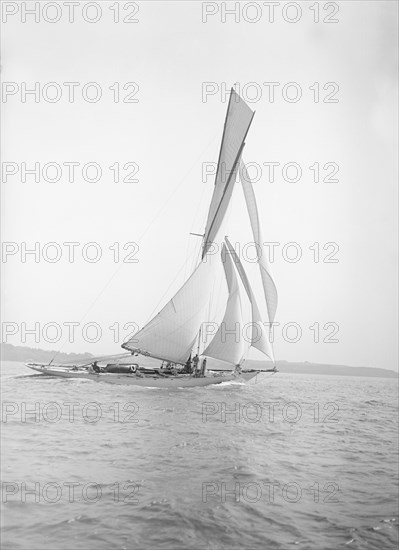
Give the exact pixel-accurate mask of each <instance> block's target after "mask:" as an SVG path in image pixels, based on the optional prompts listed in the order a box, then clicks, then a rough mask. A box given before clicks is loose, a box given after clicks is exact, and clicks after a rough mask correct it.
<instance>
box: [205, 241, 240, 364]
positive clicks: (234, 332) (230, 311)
mask: <svg viewBox="0 0 399 550" xmlns="http://www.w3.org/2000/svg"><path fill="white" fill-rule="evenodd" d="M226 252H227V250H226V245H225V244H223V247H222V261H223V267H224V272H225V275H226V281H227V287H228V291H229V297H228V300H227V306H226V311H225V314H224V317H223V321H222V322H221V324H220V326H219V328H218V330H217V332H216V334H215V336H214V337H213V339H212V341H211V342H210V343H209V345H208V346H207V348H206V349H205V350H204V352H203V355H206V356H207V357H213V358H214V359H220V360H221V361H226V363H231V364H232V365H238V364H240V363H241V360H242V358H243V356H244V352H245V347H246V346H245V343H244V339H243V334H242V330H243V316H242V308H241V298H240V288H239V286H238V281H237V275H236V272H235V269H234V266H233V262H232V260H231V257H230V255H229V254H227V253H226Z"/></svg>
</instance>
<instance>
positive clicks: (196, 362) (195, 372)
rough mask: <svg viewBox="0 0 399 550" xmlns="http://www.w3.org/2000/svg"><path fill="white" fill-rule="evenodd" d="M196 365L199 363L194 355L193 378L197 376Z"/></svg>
mask: <svg viewBox="0 0 399 550" xmlns="http://www.w3.org/2000/svg"><path fill="white" fill-rule="evenodd" d="M198 363H199V357H198V355H195V356H194V357H193V366H194V368H193V371H194V376H197V369H198Z"/></svg>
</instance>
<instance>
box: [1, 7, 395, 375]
mask: <svg viewBox="0 0 399 550" xmlns="http://www.w3.org/2000/svg"><path fill="white" fill-rule="evenodd" d="M14 4H16V3H14ZM83 4H84V3H83ZM112 4H113V3H111V2H101V6H102V10H103V14H102V17H101V19H100V20H99V21H98V22H97V23H94V24H90V23H87V22H86V21H84V20H83V19H82V17H80V16H79V14H78V15H77V21H76V22H75V23H72V24H70V23H68V22H67V14H65V13H63V17H62V19H61V20H60V21H59V22H57V23H54V24H50V23H47V22H45V21H43V20H41V22H40V23H35V22H33V21H30V19H29V18H28V19H27V22H26V23H21V16H20V12H18V13H17V14H16V15H12V16H10V17H9V18H8V22H7V23H6V24H4V25H3V64H2V68H3V81H4V82H16V83H19V85H20V84H21V82H23V81H25V82H27V83H28V85H29V86H31V85H32V84H33V83H34V82H40V83H41V86H42V85H44V84H45V83H47V82H57V83H59V84H60V85H62V83H63V82H72V81H76V82H79V83H81V84H80V85H79V86H78V87H77V99H76V101H75V102H73V103H69V102H68V99H67V98H66V93H67V92H66V88H65V87H64V86H63V91H64V93H63V96H62V98H61V100H60V101H58V102H56V103H50V102H48V101H45V100H43V98H41V99H40V101H39V102H38V103H35V102H34V101H33V99H32V96H28V99H27V101H26V103H22V102H21V95H20V92H18V93H16V94H15V95H13V96H9V97H7V101H6V102H5V103H3V104H2V111H3V136H4V137H5V138H6V139H4V140H3V151H2V157H3V162H16V163H17V164H18V165H20V163H22V162H26V163H27V164H29V165H30V166H31V165H32V164H34V163H35V162H39V163H41V165H42V166H43V165H44V164H46V163H47V162H58V163H59V164H62V163H63V162H65V161H75V162H80V163H81V164H85V163H87V162H97V163H99V164H100V165H101V167H102V169H103V177H102V179H101V180H100V181H99V182H97V183H92V182H88V181H84V180H83V179H82V177H79V174H80V171H79V170H78V171H77V176H76V178H75V179H76V181H74V182H73V183H69V182H68V181H67V174H66V171H65V172H63V178H62V180H61V181H59V182H56V183H48V182H45V181H40V182H39V183H35V182H34V181H33V178H32V176H28V178H27V182H26V183H23V182H21V178H20V174H19V173H18V174H16V175H14V176H9V178H8V181H7V182H6V183H5V184H4V185H3V201H2V204H3V206H2V208H3V210H2V232H3V240H4V241H7V242H11V241H12V242H16V243H21V242H22V241H25V242H26V243H27V244H28V245H32V243H34V242H35V241H38V242H40V243H41V245H40V246H41V247H42V246H43V245H44V244H45V243H48V242H53V241H55V242H57V243H60V244H62V243H63V242H71V241H76V242H79V243H81V244H82V245H83V244H84V243H87V242H91V241H96V242H98V243H99V244H100V245H101V247H102V252H103V255H102V258H101V260H100V261H99V262H98V263H93V264H91V263H88V262H87V261H84V260H83V259H82V256H81V252H82V246H78V247H77V249H76V256H77V258H76V261H75V262H74V263H69V262H68V260H67V257H66V256H67V250H66V248H65V247H63V257H62V258H61V260H60V261H58V262H56V263H49V262H46V261H44V260H43V259H41V261H40V262H38V263H35V262H34V260H33V258H32V256H28V259H27V261H26V263H22V262H21V255H20V253H19V252H18V253H17V254H15V255H14V256H10V257H8V258H7V261H6V262H5V263H3V264H2V269H3V275H4V279H3V281H4V295H3V300H2V308H3V312H2V313H3V315H2V316H3V321H6V322H15V323H19V324H20V323H23V322H25V323H27V325H29V327H30V328H31V327H32V325H33V324H34V323H35V322H38V323H40V326H41V327H42V326H43V325H45V324H46V323H48V322H56V323H59V324H60V325H62V324H63V323H64V322H65V321H76V322H80V323H81V325H82V324H84V323H86V322H89V321H94V322H97V323H98V324H99V325H100V326H101V327H102V330H103V334H102V338H101V340H100V341H99V342H98V343H97V344H90V343H88V342H85V341H84V339H83V337H82V330H81V325H80V327H78V328H77V329H76V338H75V341H74V343H72V344H67V345H65V346H64V347H63V351H91V352H93V353H97V352H98V353H108V352H109V353H114V352H117V350H118V344H114V343H113V331H112V330H110V329H109V327H110V326H111V325H114V323H116V322H118V323H119V324H120V338H119V339H121V337H122V336H127V335H128V331H127V330H125V329H124V328H123V326H124V324H125V323H128V322H135V323H137V324H140V325H141V324H142V323H143V322H145V321H147V320H148V318H149V315H150V314H151V312H152V311H153V310H154V309H155V308H157V306H158V308H157V309H159V306H161V305H162V303H164V302H165V299H166V298H167V297H168V296H170V295H171V292H172V291H173V290H176V289H177V288H178V286H179V284H181V283H182V281H183V280H184V277H186V276H187V275H188V273H189V270H190V268H191V267H192V266H193V262H194V259H193V255H194V254H195V249H196V247H197V248H198V245H199V240H198V238H196V237H192V236H191V237H190V236H189V232H190V231H194V232H199V233H201V232H202V231H203V229H204V223H205V216H206V213H207V207H208V204H209V200H210V197H211V193H212V187H213V178H211V177H208V178H207V181H206V182H203V181H202V173H201V172H202V163H203V162H216V161H217V157H218V149H219V144H220V138H221V133H222V128H223V121H224V116H225V112H226V108H227V103H226V102H224V101H222V97H221V94H220V93H218V94H215V95H212V96H208V97H207V98H206V101H203V98H202V88H203V83H204V82H209V83H214V84H215V86H218V87H220V86H221V83H225V84H226V86H227V88H229V87H230V86H231V85H232V84H234V83H239V85H238V87H237V91H240V87H241V89H243V88H244V90H247V91H248V92H249V91H253V90H256V89H260V90H262V96H261V97H260V98H259V100H258V101H256V102H254V103H251V107H252V108H254V109H255V110H256V115H255V118H254V122H253V125H252V128H251V129H250V132H249V135H248V138H247V144H246V148H245V160H246V161H247V162H257V163H258V164H259V165H262V164H263V163H264V162H270V161H275V162H280V163H281V164H282V165H284V164H286V163H288V162H296V163H298V164H299V165H300V166H301V168H302V170H303V176H302V179H301V180H300V181H298V182H296V183H290V182H286V181H283V178H282V176H281V170H280V171H277V172H276V174H277V175H276V181H275V182H274V183H270V182H268V178H267V171H266V168H265V167H263V171H262V175H261V177H260V179H259V181H257V182H255V183H254V188H255V193H256V195H257V200H258V206H259V211H260V216H261V221H262V225H263V236H264V239H265V241H274V242H279V243H281V246H279V247H277V249H276V260H275V262H274V263H273V265H272V268H273V272H274V275H275V280H276V284H277V287H278V291H279V308H278V313H277V321H278V322H279V323H281V325H285V324H286V323H289V322H296V323H298V324H299V325H300V326H301V327H302V331H303V334H302V337H301V339H300V340H299V341H298V342H297V343H289V342H287V341H285V340H284V338H282V336H281V326H280V328H278V327H277V328H276V343H275V354H276V358H277V359H288V360H292V361H302V360H308V361H318V362H324V363H340V364H349V365H365V366H377V367H384V368H393V369H397V346H396V339H397V328H398V327H397V309H396V303H397V289H396V280H397V240H396V228H397V225H396V224H397V206H396V205H397V200H396V199H397V171H396V166H397V145H398V144H397V139H396V129H397V126H396V120H397V113H396V95H397V72H396V51H397V3H396V2H390V1H387V2H384V1H382V2H380V1H379V2H373V1H367V2H363V1H356V2H340V3H339V12H338V14H337V15H336V17H337V18H338V19H339V22H338V23H333V24H327V23H322V22H320V23H314V21H313V18H314V13H313V12H312V11H310V10H309V6H310V3H304V2H302V3H299V4H300V5H301V7H302V12H303V13H302V18H301V20H300V21H298V22H297V23H289V22H287V21H285V20H284V18H283V16H282V12H281V6H284V3H283V2H282V3H281V5H280V6H279V7H278V8H276V14H275V22H274V23H269V22H268V20H267V14H266V12H263V15H262V18H261V19H260V20H259V21H258V22H256V23H249V22H247V21H245V20H244V19H243V14H242V13H241V14H240V21H239V22H238V23H236V22H235V21H234V18H233V17H227V20H226V23H223V22H222V21H221V14H220V13H217V14H215V15H213V16H209V17H208V21H207V22H206V23H204V22H202V10H203V9H204V8H203V5H202V3H201V2H185V1H182V2H144V3H140V9H139V12H138V14H137V18H138V19H139V22H138V23H136V24H123V23H114V22H113V12H112V11H111V10H110V9H109V7H110V6H111V5H112ZM120 4H121V6H122V5H124V4H127V3H124V2H121V3H120ZM262 4H263V3H260V4H259V5H262ZM18 5H19V4H18ZM209 5H210V4H209ZM227 5H229V6H230V7H231V6H233V5H234V3H233V2H228V3H227ZM319 5H320V10H321V11H320V13H321V16H323V17H325V13H326V11H325V10H324V11H323V7H324V5H325V2H320V3H319ZM122 7H123V6H122ZM122 7H121V10H122V11H121V13H122V12H123V9H122ZM126 13H128V10H125V12H124V14H126ZM251 13H252V12H248V14H249V17H251ZM291 16H292V14H291ZM87 82H97V83H98V84H99V85H100V86H101V88H102V91H103V96H102V98H101V100H100V101H98V102H97V103H88V102H86V101H84V100H83V99H82V96H81V89H82V86H83V85H84V84H85V83H87ZM115 82H119V83H121V94H122V95H121V97H125V96H126V93H127V92H129V91H132V90H133V88H132V87H131V88H130V89H129V90H127V91H124V90H123V89H122V88H123V85H124V84H125V83H127V82H135V83H137V84H138V85H139V91H138V93H137V95H136V96H135V97H137V98H138V99H139V102H138V103H123V102H119V103H115V102H113V93H114V92H115V90H113V91H111V90H110V89H109V86H111V85H112V84H114V83H115ZM264 82H280V83H281V86H280V87H279V88H278V90H277V91H276V99H275V101H274V103H271V102H270V101H268V98H267V87H265V86H264V85H263V83H264ZM288 82H296V83H298V85H300V87H301V90H302V94H303V95H302V98H301V99H300V100H299V101H297V102H296V103H290V102H288V101H286V100H284V98H283V97H282V94H281V88H282V86H283V85H284V84H285V83H288ZM315 82H317V83H320V94H321V98H322V99H323V98H324V97H325V96H326V94H327V93H329V92H331V91H332V90H333V88H331V87H330V88H328V89H327V90H323V85H325V84H326V83H328V82H333V83H337V84H338V85H339V91H338V92H337V94H336V96H334V97H336V98H338V99H339V101H338V102H337V103H324V102H323V101H319V102H318V103H315V102H314V100H313V99H314V93H315V89H314V88H313V89H312V90H311V89H309V87H310V86H312V85H313V84H314V83H315ZM248 83H256V86H252V88H250V87H248V86H247V87H246V88H245V85H246V84H248ZM291 91H292V90H291ZM244 99H248V97H245V95H244ZM250 99H251V98H250ZM115 162H119V163H120V164H121V165H123V164H124V163H126V162H135V163H137V164H138V165H139V167H140V171H139V173H138V174H137V175H136V176H135V177H137V178H139V182H138V183H115V182H113V179H112V178H113V172H112V171H110V170H109V168H108V167H109V166H111V165H113V164H114V163H115ZM315 162H319V163H320V166H321V167H322V166H324V164H325V163H327V162H335V163H336V164H338V166H339V173H338V175H337V176H336V177H337V178H338V179H339V182H338V183H326V182H320V183H315V182H314V181H313V172H312V171H311V170H309V166H311V165H314V163H315ZM321 173H322V177H324V176H325V174H326V173H325V172H323V170H322V168H321ZM124 175H126V172H125V173H124ZM243 214H245V212H243ZM242 223H243V224H244V222H242ZM240 228H241V221H238V222H236V226H235V228H234V231H235V234H234V236H233V237H236V236H237V237H239V235H240ZM130 241H133V242H138V244H139V246H140V251H139V253H138V254H137V256H136V257H137V258H138V259H139V262H138V263H126V264H121V263H118V264H117V263H114V262H113V251H111V250H110V249H109V247H110V246H111V245H112V244H113V243H115V242H119V243H120V246H121V248H122V247H123V245H124V244H125V243H127V242H130ZM290 242H296V243H298V245H299V246H300V247H301V250H302V258H301V259H300V260H299V261H298V262H296V263H290V262H288V261H284V260H283V258H282V255H281V249H282V247H283V246H284V245H285V244H286V243H290ZM314 243H320V254H321V260H322V259H323V258H324V257H325V255H326V253H328V252H331V251H332V250H333V248H329V249H327V250H323V246H324V245H325V243H337V245H338V246H339V251H338V252H337V253H336V255H335V256H334V257H336V258H337V259H338V260H339V261H338V262H337V263H325V262H323V261H320V262H318V263H315V261H314V251H313V250H310V249H309V247H310V246H312V245H313V244H314ZM125 253H126V252H124V254H125ZM187 255H189V257H190V260H189V261H188V262H187V264H186V266H185V267H184V268H183V269H182V270H181V271H180V273H179V274H178V275H177V277H176V274H177V273H178V272H179V270H180V268H181V266H182V265H183V264H184V262H185V260H186V257H187ZM118 267H120V269H119V270H118V271H117V273H116V275H115V276H114V277H113V279H112V281H111V282H110V283H109V285H108V286H107V288H105V290H104V291H103V289H104V287H105V285H106V284H107V282H108V281H109V279H110V277H111V276H113V274H114V273H115V271H116V270H117V269H118ZM168 289H169V290H168ZM165 293H166V294H165ZM164 294H165V297H164V300H163V302H161V303H159V302H160V300H161V298H162V296H164ZM93 302H94V306H93V307H92V308H91V310H90V312H89V313H88V314H87V315H85V314H86V312H87V310H88V309H89V307H90V306H91V304H92V303H93ZM328 322H331V323H336V324H337V325H338V326H339V332H338V334H337V335H336V338H338V339H339V342H338V343H330V344H327V343H323V342H322V341H321V342H319V343H315V342H314V332H313V331H312V330H310V329H309V326H313V325H314V323H319V324H320V337H321V340H322V339H323V338H324V337H325V336H326V335H327V334H328V332H329V331H326V330H324V329H323V326H324V325H325V324H326V323H328ZM65 335H66V332H64V334H63V337H64V336H65ZM7 341H8V342H10V343H13V344H15V345H19V344H20V343H21V333H20V330H19V332H18V333H17V334H16V335H15V336H13V337H11V336H9V337H8V339H7ZM62 342H63V338H62V341H61V343H62ZM24 344H25V345H28V346H32V347H42V348H46V349H53V348H57V347H59V346H60V343H51V342H49V341H48V339H47V340H46V338H43V336H42V337H41V338H40V342H38V343H35V341H34V338H33V337H29V336H28V337H27V339H26V341H25V343H24Z"/></svg>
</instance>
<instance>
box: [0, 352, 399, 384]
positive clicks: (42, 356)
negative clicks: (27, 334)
mask: <svg viewBox="0 0 399 550" xmlns="http://www.w3.org/2000/svg"><path fill="white" fill-rule="evenodd" d="M55 355H57V361H59V362H67V361H68V362H69V361H70V362H74V361H80V360H82V359H87V360H88V361H90V359H91V358H92V357H94V356H93V355H92V354H91V353H57V352H56V351H47V350H42V349H40V348H29V347H25V346H13V345H12V344H2V345H1V360H2V361H15V362H20V363H21V362H22V363H23V362H27V361H37V362H43V363H45V362H50V361H51V360H52V359H53V357H54V356H55ZM276 364H277V368H278V371H279V372H281V373H286V374H324V375H333V376H365V377H369V378H370V377H378V378H396V379H397V378H398V376H399V373H397V372H395V371H393V370H390V369H382V368H381V369H379V368H376V367H349V366H346V365H330V364H324V363H309V362H307V361H305V362H290V361H277V362H276ZM271 366H272V364H271V363H270V362H269V361H257V360H254V359H248V360H247V361H245V363H244V369H245V368H246V369H251V368H252V369H260V370H265V369H267V368H270V367H271ZM210 367H211V368H212V366H210ZM215 368H216V369H217V368H218V367H216V366H215Z"/></svg>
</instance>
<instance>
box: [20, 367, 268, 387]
mask: <svg viewBox="0 0 399 550" xmlns="http://www.w3.org/2000/svg"><path fill="white" fill-rule="evenodd" d="M26 366H27V367H29V368H30V369H32V370H35V371H37V372H40V373H41V374H43V375H45V376H55V377H58V378H75V379H76V378H78V379H87V380H91V381H93V382H106V383H108V384H123V385H131V386H145V387H152V388H188V387H195V386H210V385H212V384H221V383H222V382H231V381H236V382H247V381H248V380H251V378H254V377H255V376H256V375H257V374H258V373H259V372H260V371H257V370H253V371H247V372H242V373H241V374H239V375H237V374H226V375H222V374H220V375H214V376H212V375H208V376H204V377H202V378H196V377H194V376H190V375H189V374H179V375H176V376H165V377H163V376H156V375H154V374H145V375H143V376H142V377H138V376H136V375H135V374H111V373H100V374H96V373H89V372H87V371H86V370H72V369H71V368H70V367H49V366H47V365H39V364H37V363H26Z"/></svg>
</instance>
